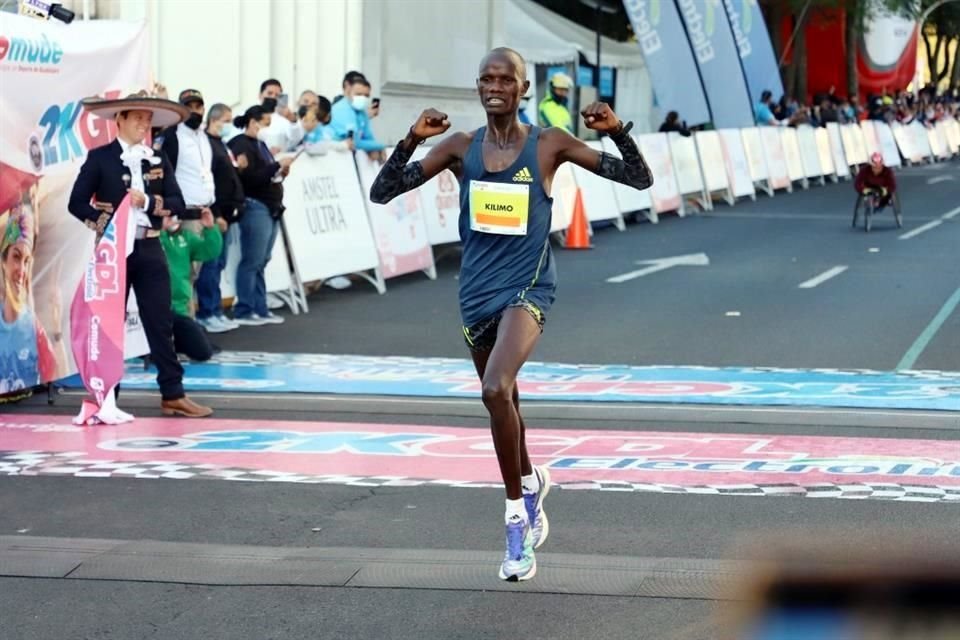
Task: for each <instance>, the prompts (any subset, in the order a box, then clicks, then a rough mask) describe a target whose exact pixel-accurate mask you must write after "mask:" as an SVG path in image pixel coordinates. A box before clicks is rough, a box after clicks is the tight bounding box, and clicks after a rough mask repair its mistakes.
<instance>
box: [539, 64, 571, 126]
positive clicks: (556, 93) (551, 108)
mask: <svg viewBox="0 0 960 640" xmlns="http://www.w3.org/2000/svg"><path fill="white" fill-rule="evenodd" d="M571 87H573V78H571V77H570V76H568V75H567V74H565V73H555V74H553V76H552V77H551V78H550V93H549V94H548V95H547V97H546V98H544V99H543V100H541V101H540V126H542V127H559V128H560V129H566V130H567V131H569V132H570V133H573V118H572V117H571V116H570V109H569V108H567V103H568V100H569V94H570V89H571Z"/></svg>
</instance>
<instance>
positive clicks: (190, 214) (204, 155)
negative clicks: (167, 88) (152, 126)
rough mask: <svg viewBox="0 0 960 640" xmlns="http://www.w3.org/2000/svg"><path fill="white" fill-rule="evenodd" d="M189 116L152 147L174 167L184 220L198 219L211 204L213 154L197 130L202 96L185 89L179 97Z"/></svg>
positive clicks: (201, 131)
mask: <svg viewBox="0 0 960 640" xmlns="http://www.w3.org/2000/svg"><path fill="white" fill-rule="evenodd" d="M178 101H179V102H180V104H182V105H183V106H185V107H186V108H187V109H188V110H189V111H190V116H189V117H188V118H187V119H186V120H185V121H184V122H181V123H180V124H178V125H176V126H175V127H170V128H169V129H167V130H165V131H164V132H163V134H162V135H161V136H160V137H159V138H157V139H156V141H155V142H154V145H153V148H154V149H157V150H162V151H163V153H164V154H165V155H166V156H167V159H169V160H170V164H171V165H173V169H174V177H175V178H176V179H177V184H178V185H180V191H181V192H182V193H183V202H184V204H185V205H186V209H185V211H184V214H183V215H182V216H181V217H182V218H183V219H184V220H191V221H193V220H200V215H201V214H202V213H203V212H204V211H209V207H210V205H212V204H213V199H214V186H213V151H212V150H211V148H210V139H209V138H208V137H207V134H206V132H205V131H203V130H202V129H201V128H200V125H201V124H203V95H201V93H200V92H199V91H197V90H196V89H184V90H183V91H181V92H180V96H179V98H178Z"/></svg>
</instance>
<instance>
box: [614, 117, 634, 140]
mask: <svg viewBox="0 0 960 640" xmlns="http://www.w3.org/2000/svg"><path fill="white" fill-rule="evenodd" d="M630 129H633V120H631V121H630V122H628V123H627V124H623V120H621V121H620V128H619V129H617V130H616V131H612V132H611V133H610V137H611V138H619V137H620V136H625V135H627V134H628V133H630Z"/></svg>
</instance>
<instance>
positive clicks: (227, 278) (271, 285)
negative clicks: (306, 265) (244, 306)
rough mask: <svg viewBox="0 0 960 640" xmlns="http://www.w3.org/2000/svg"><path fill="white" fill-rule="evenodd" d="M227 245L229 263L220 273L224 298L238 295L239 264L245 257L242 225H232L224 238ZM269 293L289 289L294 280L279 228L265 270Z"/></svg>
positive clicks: (264, 275)
mask: <svg viewBox="0 0 960 640" xmlns="http://www.w3.org/2000/svg"><path fill="white" fill-rule="evenodd" d="M223 240H224V242H225V243H226V246H227V264H226V265H225V266H224V268H223V273H222V274H221V275H220V295H222V296H223V297H224V298H235V297H237V265H239V264H240V258H241V257H243V250H242V249H241V247H240V225H238V224H234V225H230V228H229V229H228V230H227V235H226V237H225V238H224V239H223ZM263 277H264V280H265V281H266V285H267V293H277V292H279V291H289V290H290V287H291V285H292V284H293V280H291V279H290V265H289V264H288V263H287V247H286V245H285V244H284V243H283V234H282V233H280V230H279V229H278V230H277V241H276V242H274V243H273V253H271V254H270V262H268V263H267V268H266V270H264V272H263Z"/></svg>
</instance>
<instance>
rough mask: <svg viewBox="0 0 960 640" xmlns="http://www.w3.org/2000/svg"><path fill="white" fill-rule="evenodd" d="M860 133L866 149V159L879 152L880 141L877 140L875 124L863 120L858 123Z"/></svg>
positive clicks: (871, 121)
mask: <svg viewBox="0 0 960 640" xmlns="http://www.w3.org/2000/svg"><path fill="white" fill-rule="evenodd" d="M860 131H861V132H862V133H863V144H864V147H865V148H866V153H867V159H869V158H870V156H872V155H873V154H875V153H879V152H880V141H879V140H878V139H877V128H876V122H874V121H873V120H864V121H863V122H861V123H860Z"/></svg>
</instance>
